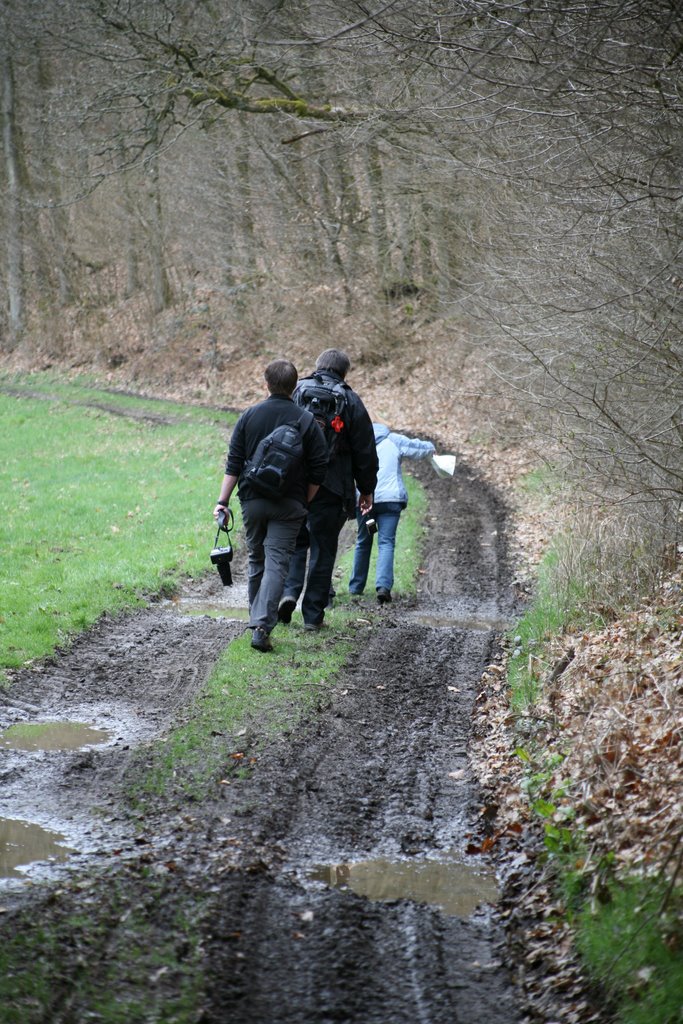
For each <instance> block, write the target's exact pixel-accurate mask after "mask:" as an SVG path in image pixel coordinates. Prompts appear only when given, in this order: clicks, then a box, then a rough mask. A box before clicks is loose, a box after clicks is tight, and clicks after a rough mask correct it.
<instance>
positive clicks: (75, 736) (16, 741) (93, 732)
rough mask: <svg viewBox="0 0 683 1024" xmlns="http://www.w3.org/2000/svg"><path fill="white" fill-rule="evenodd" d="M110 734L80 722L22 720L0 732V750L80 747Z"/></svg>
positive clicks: (105, 737) (96, 741) (78, 748)
mask: <svg viewBox="0 0 683 1024" xmlns="http://www.w3.org/2000/svg"><path fill="white" fill-rule="evenodd" d="M109 738H110V734H109V733H108V732H106V731H105V730H104V729H95V728H93V726H91V725H85V724H84V723H83V722H21V723H20V724H19V725H11V726H10V727H9V729H5V730H4V731H3V732H0V749H3V748H4V749H5V750H80V748H81V747H89V746H93V745H95V744H99V743H106V742H107V741H108V740H109Z"/></svg>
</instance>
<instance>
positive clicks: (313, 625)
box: [304, 622, 325, 633]
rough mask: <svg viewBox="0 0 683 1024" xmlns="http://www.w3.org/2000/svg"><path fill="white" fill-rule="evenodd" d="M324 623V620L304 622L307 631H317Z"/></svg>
mask: <svg viewBox="0 0 683 1024" xmlns="http://www.w3.org/2000/svg"><path fill="white" fill-rule="evenodd" d="M324 625H325V623H324V622H304V629H305V630H306V632H307V633H317V632H318V630H319V629H322V628H323V626H324Z"/></svg>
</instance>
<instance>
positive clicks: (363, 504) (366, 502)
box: [358, 494, 372, 516]
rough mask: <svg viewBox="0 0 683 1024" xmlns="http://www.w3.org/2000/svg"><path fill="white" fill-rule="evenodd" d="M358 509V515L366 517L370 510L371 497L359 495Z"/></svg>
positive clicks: (369, 495)
mask: <svg viewBox="0 0 683 1024" xmlns="http://www.w3.org/2000/svg"><path fill="white" fill-rule="evenodd" d="M358 507H359V509H360V514H361V515H362V516H366V515H367V514H368V512H369V511H370V509H371V508H372V495H371V494H361V496H360V498H359V499H358Z"/></svg>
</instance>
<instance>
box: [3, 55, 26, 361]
mask: <svg viewBox="0 0 683 1024" xmlns="http://www.w3.org/2000/svg"><path fill="white" fill-rule="evenodd" d="M2 142H3V150H4V156H5V172H6V177H7V192H6V196H5V220H6V226H5V232H6V234H5V244H6V252H7V316H8V327H9V330H8V339H7V340H8V347H9V348H10V349H12V348H14V347H15V345H16V344H17V343H18V342H19V340H20V338H21V333H22V330H23V327H24V254H23V232H22V196H21V175H20V170H19V146H18V141H17V128H16V107H15V99H14V79H13V75H12V62H11V58H10V56H9V54H8V53H4V54H3V61H2Z"/></svg>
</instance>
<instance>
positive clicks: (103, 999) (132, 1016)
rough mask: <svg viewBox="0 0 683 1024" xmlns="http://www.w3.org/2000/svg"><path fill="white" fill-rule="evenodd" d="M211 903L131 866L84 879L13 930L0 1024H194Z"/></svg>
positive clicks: (0, 978)
mask: <svg viewBox="0 0 683 1024" xmlns="http://www.w3.org/2000/svg"><path fill="white" fill-rule="evenodd" d="M207 913H208V909H207V901H206V899H205V898H204V897H202V896H200V895H199V894H197V893H196V892H193V891H189V890H182V891H180V890H179V889H178V886H177V885H174V886H171V885H170V884H169V880H168V878H167V877H165V876H164V875H163V874H155V873H154V872H153V870H151V869H150V867H149V866H148V865H145V864H144V863H141V862H132V863H129V864H126V865H122V866H121V867H120V868H119V869H118V870H111V869H109V870H108V871H107V872H106V875H94V874H93V875H91V876H88V877H87V878H86V877H82V878H80V880H79V881H78V882H77V883H75V884H74V885H72V886H70V887H68V888H63V889H61V890H60V892H59V894H58V898H54V899H52V900H49V899H48V903H47V905H46V906H45V909H44V910H42V909H41V908H39V907H38V908H37V907H35V906H34V907H32V908H30V909H29V910H25V911H23V912H21V913H20V914H19V915H18V916H17V917H16V918H15V920H14V930H13V934H12V935H11V936H5V937H4V940H3V943H2V947H1V948H0V1020H2V1022H3V1024H45V1022H46V1021H64V1022H67V1021H85V1020H97V1021H100V1022H102V1024H146V1022H149V1021H154V1022H155V1024H162V1022H163V1024H191V1022H194V1021H196V1020H197V1007H198V1005H199V1004H200V1002H201V997H202V992H203V990H204V977H203V970H202V946H201V938H202V936H201V925H202V921H203V919H204V918H205V916H206V914H207Z"/></svg>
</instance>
